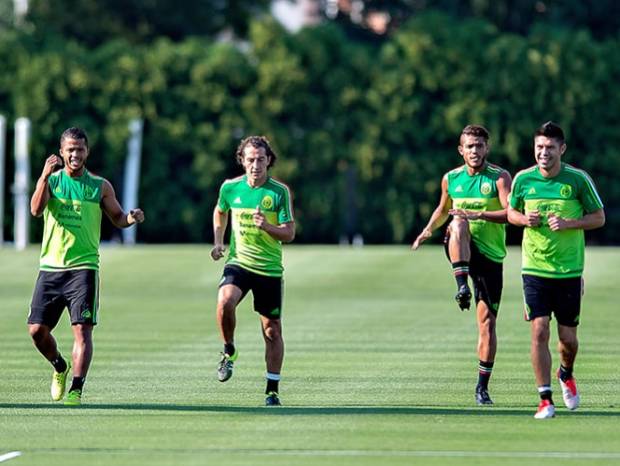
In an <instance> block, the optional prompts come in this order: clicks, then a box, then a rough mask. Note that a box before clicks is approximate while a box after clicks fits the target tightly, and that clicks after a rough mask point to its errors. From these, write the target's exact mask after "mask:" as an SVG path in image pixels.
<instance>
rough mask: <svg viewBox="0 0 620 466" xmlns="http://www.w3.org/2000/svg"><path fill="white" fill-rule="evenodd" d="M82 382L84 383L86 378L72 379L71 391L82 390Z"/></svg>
mask: <svg viewBox="0 0 620 466" xmlns="http://www.w3.org/2000/svg"><path fill="white" fill-rule="evenodd" d="M84 382H86V377H73V382H71V388H70V389H69V391H71V390H80V391H81V390H82V388H83V387H84Z"/></svg>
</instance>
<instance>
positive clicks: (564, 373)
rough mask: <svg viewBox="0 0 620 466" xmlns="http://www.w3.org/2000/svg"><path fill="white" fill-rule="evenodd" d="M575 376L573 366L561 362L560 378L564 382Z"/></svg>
mask: <svg viewBox="0 0 620 466" xmlns="http://www.w3.org/2000/svg"><path fill="white" fill-rule="evenodd" d="M572 378H573V368H572V367H564V366H563V365H561V364H560V380H561V381H562V382H566V381H567V380H570V379H572Z"/></svg>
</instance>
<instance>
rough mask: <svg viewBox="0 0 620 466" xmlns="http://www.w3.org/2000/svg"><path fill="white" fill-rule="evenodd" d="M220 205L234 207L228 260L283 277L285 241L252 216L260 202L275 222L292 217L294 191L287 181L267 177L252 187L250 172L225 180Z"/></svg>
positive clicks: (231, 209)
mask: <svg viewBox="0 0 620 466" xmlns="http://www.w3.org/2000/svg"><path fill="white" fill-rule="evenodd" d="M217 205H218V208H219V210H221V211H222V212H228V211H229V210H230V211H231V218H232V220H231V234H230V251H229V253H228V258H227V259H226V263H227V264H234V265H238V266H240V267H243V268H244V269H247V270H249V271H251V272H254V273H258V274H260V275H268V276H271V277H281V276H282V272H283V267H282V242H281V241H278V240H277V239H275V238H273V237H272V236H271V235H269V234H268V233H267V232H266V231H264V230H261V229H259V228H258V227H257V226H256V225H254V221H253V219H252V216H253V214H254V211H255V210H256V207H257V206H258V207H259V208H260V210H261V212H262V213H263V214H264V215H265V218H266V219H267V221H268V222H269V223H271V224H273V225H278V224H282V223H288V222H292V221H293V206H292V203H291V194H290V191H289V189H288V186H286V185H285V184H284V183H281V182H279V181H276V180H274V179H273V178H271V177H267V181H265V183H264V184H263V185H262V186H258V187H256V188H253V187H252V186H250V185H249V184H248V181H247V176H245V175H244V176H240V177H238V178H234V179H232V180H226V181H225V182H224V184H222V187H221V188H220V196H219V200H218V203H217Z"/></svg>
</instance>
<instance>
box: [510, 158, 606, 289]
mask: <svg viewBox="0 0 620 466" xmlns="http://www.w3.org/2000/svg"><path fill="white" fill-rule="evenodd" d="M510 206H511V207H512V208H514V209H516V210H518V211H520V212H522V213H526V214H527V213H528V212H531V211H533V210H537V211H538V212H539V213H540V216H541V225H540V226H538V227H534V228H525V231H524V233H523V245H522V256H523V264H522V272H523V273H524V274H527V275H537V276H539V277H547V278H571V277H579V276H581V274H582V272H583V263H584V253H585V235H584V232H583V230H581V229H567V230H561V231H551V229H550V228H549V226H548V223H547V222H548V216H549V214H550V213H553V214H555V215H556V216H558V217H562V218H566V219H576V218H581V217H583V215H584V213H592V212H594V211H596V210H599V209H602V208H603V203H602V201H601V198H600V197H599V195H598V193H597V191H596V188H595V186H594V183H593V182H592V179H590V177H589V176H588V174H587V173H586V172H584V171H583V170H579V169H577V168H574V167H572V166H570V165H568V164H565V163H562V168H561V169H560V172H559V173H558V174H557V175H556V176H554V177H553V178H545V177H544V176H543V175H542V174H541V173H540V170H539V169H538V166H536V165H534V166H533V167H530V168H528V169H526V170H522V171H520V172H519V173H517V176H515V179H514V182H513V184H512V192H511V193H510Z"/></svg>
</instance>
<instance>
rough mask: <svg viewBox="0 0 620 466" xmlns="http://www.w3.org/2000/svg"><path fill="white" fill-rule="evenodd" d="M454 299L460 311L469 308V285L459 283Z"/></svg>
mask: <svg viewBox="0 0 620 466" xmlns="http://www.w3.org/2000/svg"><path fill="white" fill-rule="evenodd" d="M454 299H455V300H456V302H457V303H458V305H459V308H461V311H464V310H466V309H469V306H470V305H471V291H470V290H469V286H467V285H461V287H460V288H459V291H458V292H457V293H456V296H455V297H454Z"/></svg>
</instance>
